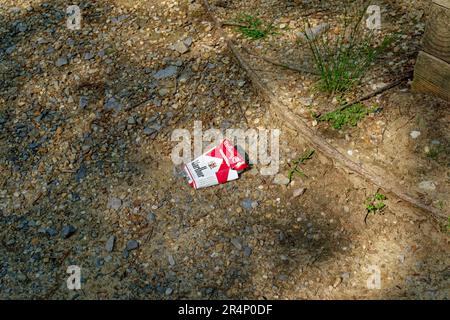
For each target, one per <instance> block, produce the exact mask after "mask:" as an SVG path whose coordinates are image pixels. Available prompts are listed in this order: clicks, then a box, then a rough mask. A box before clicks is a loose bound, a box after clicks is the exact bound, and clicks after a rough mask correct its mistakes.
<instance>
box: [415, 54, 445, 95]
mask: <svg viewBox="0 0 450 320" xmlns="http://www.w3.org/2000/svg"><path fill="white" fill-rule="evenodd" d="M412 89H413V90H414V91H416V92H421V93H428V94H433V95H436V96H438V97H441V98H442V99H444V100H446V101H448V102H450V64H448V63H446V62H445V61H442V60H440V59H438V58H436V57H433V56H432V55H429V54H428V53H426V52H423V51H421V52H419V56H418V57H417V63H416V66H415V69H414V81H413V84H412Z"/></svg>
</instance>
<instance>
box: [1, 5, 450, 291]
mask: <svg viewBox="0 0 450 320" xmlns="http://www.w3.org/2000/svg"><path fill="white" fill-rule="evenodd" d="M211 4H213V5H214V6H215V9H216V10H217V15H218V17H220V19H223V20H229V21H232V20H233V19H236V17H237V16H239V15H240V14H242V13H252V14H255V15H258V16H259V17H261V18H262V19H265V20H267V21H271V22H272V23H273V24H274V26H275V27H276V28H277V32H276V33H275V34H271V35H269V36H268V37H266V38H264V39H261V40H255V41H252V40H249V39H246V38H245V37H244V36H243V35H241V34H240V33H239V32H238V30H237V28H236V27H231V26H228V27H226V31H227V32H228V33H229V35H230V36H231V37H233V38H234V39H235V41H236V42H237V43H238V44H239V45H242V46H247V47H248V48H249V49H250V50H251V51H252V52H254V53H257V54H261V55H267V56H271V57H273V58H275V59H279V60H287V61H291V62H296V61H298V60H299V59H301V57H302V56H303V54H304V50H305V48H304V47H301V46H298V44H297V41H296V33H298V32H299V31H301V30H302V16H304V15H305V13H307V14H308V16H309V17H310V19H312V20H311V21H312V22H313V23H314V24H316V23H320V22H321V21H325V20H326V19H328V20H329V19H333V17H336V16H337V15H338V14H340V13H342V10H341V6H340V5H339V2H337V1H329V2H327V3H326V4H324V3H323V1H320V2H319V1H300V0H299V1H268V0H266V1H262V0H261V1H234V0H221V1H212V0H211ZM379 5H380V6H381V7H382V8H383V10H382V14H383V23H385V24H384V25H383V28H384V29H383V30H384V32H398V33H400V34H401V37H400V38H399V39H398V41H397V42H395V43H393V44H392V47H391V48H390V50H388V51H387V52H386V53H385V56H382V57H380V59H379V61H377V63H375V64H374V66H373V68H371V69H370V72H369V73H368V75H367V76H366V78H365V79H364V80H363V84H362V85H361V86H359V87H358V88H357V89H355V90H354V92H351V93H349V99H350V98H351V97H352V95H354V96H358V95H360V94H363V93H367V92H370V91H371V90H374V88H377V87H379V86H382V85H383V84H386V83H390V82H392V81H394V80H396V79H398V78H399V77H402V75H403V74H404V73H405V72H408V71H409V70H410V69H411V68H412V67H413V66H414V62H415V60H414V59H415V57H416V55H417V52H418V48H419V46H420V38H421V36H422V34H423V30H424V25H425V21H426V17H427V14H426V12H427V11H426V10H427V6H428V5H429V1H406V0H405V1H400V0H397V1H381V0H380V1H379ZM79 6H80V9H81V13H82V22H81V29H80V30H70V29H68V28H67V25H66V20H67V19H66V16H65V12H66V8H67V3H66V1H59V0H48V1H42V0H33V1H22V0H14V1H12V0H0V172H1V175H0V298H2V299H17V298H20V299H184V298H198V299H227V298H234V299H266V298H267V299H448V298H449V297H450V255H449V253H450V247H449V244H450V238H449V230H448V226H447V225H446V223H447V221H440V220H436V219H433V218H432V217H431V216H430V214H429V213H427V212H422V211H420V210H418V209H416V208H414V207H412V206H409V205H408V204H406V203H404V202H402V201H400V200H399V199H397V198H396V197H395V196H393V195H390V194H388V193H385V192H384V191H383V190H382V189H379V188H378V187H376V186H374V185H372V184H370V183H368V182H366V181H364V180H363V179H361V178H359V177H358V176H356V175H355V174H352V173H351V172H349V171H348V170H345V169H343V168H340V167H337V166H336V164H335V163H334V162H333V160H332V159H329V158H327V157H326V156H324V155H323V154H321V153H320V152H316V153H315V154H314V155H313V157H312V159H311V160H308V161H307V162H306V163H305V164H304V165H302V166H301V168H302V170H303V172H304V176H295V177H294V178H293V180H292V182H290V183H289V184H288V185H286V184H279V181H277V180H276V181H275V182H274V177H273V176H264V175H261V174H260V172H259V169H261V167H260V166H259V165H258V164H256V165H255V166H254V167H253V168H252V169H251V170H248V171H246V172H244V173H242V175H241V177H240V179H239V180H236V181H233V182H230V183H228V184H224V185H220V186H215V187H210V188H206V189H202V190H194V189H192V188H191V187H190V186H189V185H188V184H187V181H186V179H185V177H184V175H183V172H182V170H181V167H180V166H176V165H174V164H173V163H172V160H171V152H172V149H173V148H174V146H176V145H177V143H178V142H176V141H171V135H172V132H173V130H175V129H187V130H189V132H191V133H192V132H193V127H194V121H202V126H203V129H208V128H217V129H221V130H225V129H227V128H241V129H250V128H255V129H258V128H259V129H280V130H281V132H282V134H281V136H280V140H279V141H280V171H279V173H280V174H281V175H283V176H284V177H287V175H288V171H289V169H290V164H291V162H292V161H293V160H295V159H297V158H299V157H300V156H301V155H302V154H303V153H304V152H305V151H307V150H310V149H311V148H313V147H312V146H311V145H309V143H308V141H307V140H306V139H304V138H303V137H302V136H301V135H298V134H297V133H296V132H295V131H292V130H290V129H289V128H287V127H286V125H285V124H284V123H281V122H279V121H277V120H276V118H275V117H274V115H273V113H272V111H271V108H270V106H269V105H268V103H267V101H264V100H263V99H262V98H261V97H260V95H259V92H258V91H257V90H255V89H254V88H253V87H252V84H251V83H250V81H249V80H248V78H247V76H246V74H245V73H244V72H243V71H242V69H241V67H240V65H239V64H238V62H237V61H235V59H234V58H233V56H232V54H231V53H230V52H229V51H228V49H227V47H226V44H225V42H224V41H223V39H221V38H220V37H219V36H218V34H217V30H216V29H215V27H214V25H213V23H212V22H211V20H210V19H209V17H208V15H207V14H206V12H205V10H204V8H203V6H202V5H201V1H198V0H178V1H177V0H168V1H128V0H127V1H125V0H111V1H105V0H100V1H79ZM183 40H184V42H183V44H181V43H180V42H179V41H183ZM250 60H251V61H252V64H253V66H254V68H255V69H257V70H258V72H260V74H261V78H262V79H264V80H265V81H267V82H268V83H270V85H271V88H273V90H274V91H275V92H277V94H279V95H280V97H282V98H283V99H284V100H285V101H287V102H289V103H290V104H291V108H292V110H294V111H295V112H296V113H297V114H298V115H300V116H302V117H303V119H304V121H306V122H307V123H308V124H309V125H310V126H311V128H314V130H316V132H317V134H319V135H321V136H322V137H323V138H324V139H326V140H327V141H329V142H330V143H332V144H333V145H334V146H335V147H336V148H337V149H338V150H340V151H341V152H342V153H344V154H346V155H347V156H348V157H350V158H352V159H353V160H354V161H356V162H360V163H364V164H366V165H370V166H374V167H375V166H376V167H380V168H383V170H385V171H386V172H389V173H390V174H393V175H395V176H396V177H397V178H398V181H399V183H400V184H401V185H402V186H403V187H404V188H405V190H406V191H408V192H410V193H412V194H413V195H415V196H416V197H420V198H421V199H422V200H423V201H424V202H426V203H427V204H429V205H431V206H434V207H435V208H439V210H441V211H442V212H443V213H446V214H447V215H448V210H449V209H448V208H449V206H450V200H449V177H450V175H449V163H450V159H449V157H450V156H449V152H448V150H449V147H448V146H449V140H450V126H449V124H450V108H449V105H448V104H447V103H445V102H443V101H440V100H439V99H435V98H431V97H426V96H423V95H417V94H414V93H412V92H411V91H410V84H409V83H407V82H405V83H403V84H402V85H400V86H397V87H396V88H393V89H392V90H390V91H388V92H385V93H383V94H382V95H379V96H377V97H374V98H373V99H372V100H370V101H367V102H365V103H366V104H367V105H368V106H369V105H372V104H376V105H377V106H378V107H379V108H378V109H379V110H378V112H376V113H372V114H370V115H368V116H367V117H365V118H364V119H363V120H361V121H360V122H359V123H358V125H357V126H356V127H350V128H343V129H342V130H334V129H332V128H331V127H330V126H329V125H328V124H327V123H322V122H320V123H317V122H315V121H314V119H313V118H312V116H311V113H312V112H317V113H323V112H327V111H330V110H332V109H334V108H335V107H336V101H333V97H330V96H327V95H324V94H323V93H320V92H317V91H315V90H312V87H313V85H314V83H315V81H317V78H315V77H313V76H311V75H308V74H300V73H296V72H293V71H289V70H285V69H282V68H279V67H277V66H274V65H271V64H268V63H266V62H263V61H261V60H258V59H256V58H253V59H250ZM411 132H416V133H413V134H412V135H411ZM417 132H420V135H417ZM413 137H414V138H413ZM278 178H280V176H279V177H278ZM281 178H282V177H281ZM276 182H277V183H276ZM377 192H378V193H383V194H386V196H387V200H385V201H384V202H385V204H386V207H385V208H384V209H383V210H381V211H379V212H376V213H375V214H369V215H367V210H366V201H367V198H368V197H372V196H373V195H374V194H375V193H377ZM71 265H76V266H79V267H81V276H82V278H81V290H69V289H68V288H67V285H66V279H67V277H68V276H69V275H68V274H67V273H66V271H67V268H68V266H71ZM374 270H375V271H379V272H380V284H381V286H380V287H379V288H373V287H371V286H370V285H368V281H369V280H370V279H372V278H373V276H374Z"/></svg>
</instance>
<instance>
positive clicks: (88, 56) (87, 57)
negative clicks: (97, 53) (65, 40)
mask: <svg viewBox="0 0 450 320" xmlns="http://www.w3.org/2000/svg"><path fill="white" fill-rule="evenodd" d="M93 57H94V54H93V53H92V52H86V53H85V54H84V60H90V59H92V58H93Z"/></svg>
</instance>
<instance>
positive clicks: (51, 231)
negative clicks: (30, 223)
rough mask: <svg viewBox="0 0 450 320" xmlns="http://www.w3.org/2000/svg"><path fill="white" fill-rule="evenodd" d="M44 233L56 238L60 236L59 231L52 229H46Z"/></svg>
mask: <svg viewBox="0 0 450 320" xmlns="http://www.w3.org/2000/svg"><path fill="white" fill-rule="evenodd" d="M44 232H45V234H47V235H48V236H50V237H54V236H56V235H57V234H58V231H56V230H55V229H54V228H51V227H48V228H45V229H44Z"/></svg>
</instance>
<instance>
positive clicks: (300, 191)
mask: <svg viewBox="0 0 450 320" xmlns="http://www.w3.org/2000/svg"><path fill="white" fill-rule="evenodd" d="M305 191H306V188H299V189H295V190H294V192H293V193H292V198H297V197H299V196H301V195H302V194H304V193H305Z"/></svg>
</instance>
